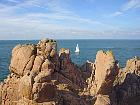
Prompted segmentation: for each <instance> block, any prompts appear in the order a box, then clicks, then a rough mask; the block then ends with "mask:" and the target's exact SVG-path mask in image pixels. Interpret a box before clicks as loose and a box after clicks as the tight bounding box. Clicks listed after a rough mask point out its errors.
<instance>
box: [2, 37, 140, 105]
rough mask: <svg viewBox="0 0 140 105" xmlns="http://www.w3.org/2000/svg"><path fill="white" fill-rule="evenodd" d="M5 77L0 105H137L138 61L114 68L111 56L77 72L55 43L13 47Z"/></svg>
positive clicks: (98, 56)
mask: <svg viewBox="0 0 140 105" xmlns="http://www.w3.org/2000/svg"><path fill="white" fill-rule="evenodd" d="M9 70H10V74H9V75H8V76H7V79H5V80H4V81H3V82H2V83H0V104H2V105H140V60H139V59H138V58H137V57H134V58H132V59H130V60H128V61H127V63H126V67H125V68H120V67H119V62H118V61H117V60H115V56H114V55H113V52H112V51H107V52H104V51H102V50H101V51H98V52H97V54H96V59H95V62H90V61H87V62H86V63H85V64H84V65H83V66H81V67H78V66H77V65H76V64H74V63H73V62H72V61H71V58H70V50H69V49H66V48H61V49H60V51H57V42H56V41H55V40H52V39H44V40H41V41H39V43H38V44H36V45H33V44H25V45H17V46H16V47H15V48H13V50H12V58H11V63H10V65H9Z"/></svg>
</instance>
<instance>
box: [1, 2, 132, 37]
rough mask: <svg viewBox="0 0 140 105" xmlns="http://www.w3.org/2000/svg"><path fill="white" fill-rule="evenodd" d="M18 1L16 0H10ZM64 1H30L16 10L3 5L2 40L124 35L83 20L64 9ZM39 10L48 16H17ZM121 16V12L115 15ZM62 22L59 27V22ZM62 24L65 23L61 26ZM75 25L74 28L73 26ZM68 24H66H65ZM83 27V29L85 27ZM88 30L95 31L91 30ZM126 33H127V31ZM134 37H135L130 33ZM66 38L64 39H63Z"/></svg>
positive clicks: (109, 27) (38, 13)
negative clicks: (20, 12) (26, 11)
mask: <svg viewBox="0 0 140 105" xmlns="http://www.w3.org/2000/svg"><path fill="white" fill-rule="evenodd" d="M9 1H13V2H14V1H16V0H9ZM59 1H60V0H26V1H25V2H22V3H19V4H17V5H15V6H6V5H0V7H2V8H1V9H0V38H3V39H4V38H5V39H7V38H11V39H15V38H17V39H22V38H24V39H29V38H30V39H35V38H43V37H54V38H63V37H64V36H65V37H66V35H68V36H67V37H66V38H70V37H71V36H72V37H74V38H75V37H76V36H77V37H81V36H82V37H83V36H85V35H92V37H98V36H99V35H101V36H100V37H101V38H103V35H104V37H105V36H106V35H112V34H117V33H119V34H120V31H119V29H118V28H117V27H115V26H112V25H109V24H105V23H102V22H100V21H94V20H92V19H88V18H83V17H81V16H79V15H77V14H75V13H74V12H73V11H70V10H68V9H66V8H63V7H62V6H61V4H60V2H59ZM30 7H35V8H36V7H37V8H39V9H43V10H44V9H45V12H32V11H30V13H29V12H28V13H23V14H16V11H17V10H19V9H25V10H26V9H27V8H30ZM115 15H116V16H117V15H121V12H116V14H115ZM56 21H58V23H57V22H56ZM60 21H62V22H60ZM70 21H72V22H73V23H74V24H73V25H71V24H69V23H70ZM64 22H66V24H63V23H64ZM82 26H83V27H82ZM88 26H90V27H91V28H92V29H91V28H90V29H89V28H88ZM125 32H126V31H125ZM129 34H131V33H129ZM62 36H63V37H62Z"/></svg>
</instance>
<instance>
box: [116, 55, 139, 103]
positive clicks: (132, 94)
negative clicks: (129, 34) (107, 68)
mask: <svg viewBox="0 0 140 105" xmlns="http://www.w3.org/2000/svg"><path fill="white" fill-rule="evenodd" d="M114 91H115V93H116V99H117V100H116V103H117V104H118V105H124V104H126V105H132V104H133V105H139V98H137V97H139V95H140V60H139V59H138V58H136V57H135V58H133V59H130V60H128V61H127V63H126V67H125V68H124V69H123V70H121V71H120V73H119V75H118V77H117V78H116V81H115V87H114ZM132 102H133V103H132ZM134 102H138V103H134Z"/></svg>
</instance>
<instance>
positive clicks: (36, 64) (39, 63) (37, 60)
mask: <svg viewBox="0 0 140 105" xmlns="http://www.w3.org/2000/svg"><path fill="white" fill-rule="evenodd" d="M43 62H44V57H43V56H41V55H38V56H36V58H35V60H34V64H33V69H32V71H33V72H34V73H39V72H40V71H41V67H42V64H43Z"/></svg>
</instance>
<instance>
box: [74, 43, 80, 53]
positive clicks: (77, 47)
mask: <svg viewBox="0 0 140 105" xmlns="http://www.w3.org/2000/svg"><path fill="white" fill-rule="evenodd" d="M75 52H76V53H79V52H80V49H79V46H78V44H77V46H76V49H75Z"/></svg>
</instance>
